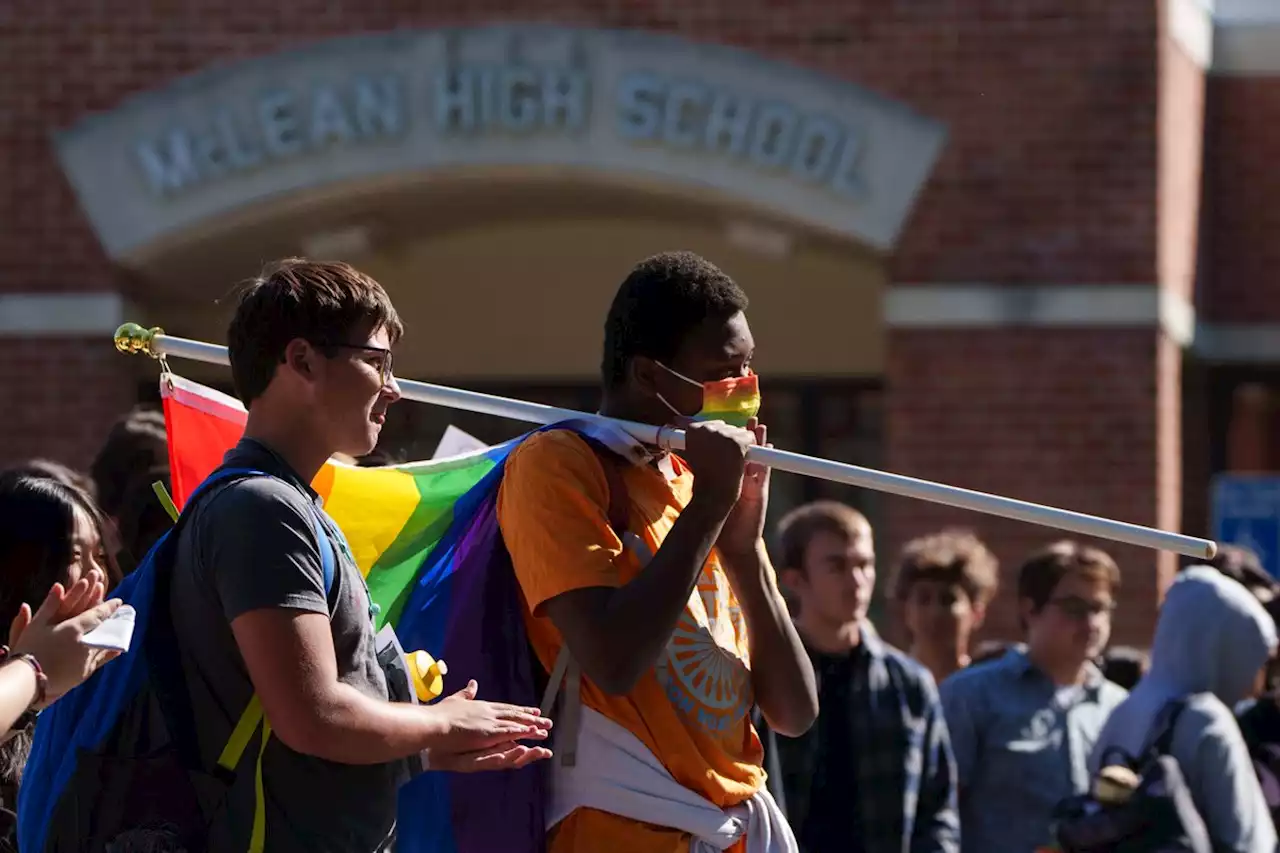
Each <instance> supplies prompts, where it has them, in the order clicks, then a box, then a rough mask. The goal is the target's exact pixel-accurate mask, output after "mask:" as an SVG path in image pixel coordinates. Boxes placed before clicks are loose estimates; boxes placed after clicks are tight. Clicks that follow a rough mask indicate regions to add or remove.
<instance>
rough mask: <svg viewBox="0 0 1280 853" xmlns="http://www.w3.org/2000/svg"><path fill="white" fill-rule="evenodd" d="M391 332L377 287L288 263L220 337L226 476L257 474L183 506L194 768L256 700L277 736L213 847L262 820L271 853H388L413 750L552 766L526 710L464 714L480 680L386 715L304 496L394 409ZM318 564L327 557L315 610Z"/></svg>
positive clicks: (467, 763) (180, 622) (443, 759)
mask: <svg viewBox="0 0 1280 853" xmlns="http://www.w3.org/2000/svg"><path fill="white" fill-rule="evenodd" d="M400 333H401V325H400V321H399V318H398V317H397V316H396V314H395V310H394V308H392V306H391V303H390V301H389V300H388V299H387V296H386V294H385V292H383V290H382V288H381V287H379V286H378V284H377V283H376V282H374V281H373V280H372V279H370V278H368V277H367V276H364V275H362V274H360V273H358V272H357V271H355V270H354V269H352V268H351V267H349V266H347V265H345V264H340V263H313V262H307V261H298V260H292V261H283V262H280V263H278V264H274V265H272V266H271V267H269V268H268V269H267V270H265V271H264V273H263V275H262V276H261V277H259V278H258V279H257V280H256V281H254V282H253V283H252V284H251V285H250V286H249V287H248V288H247V289H246V290H245V291H244V293H243V295H242V297H241V301H240V304H239V306H238V308H237V311H236V316H235V319H234V320H233V321H232V323H231V327H230V330H229V334H228V337H229V350H230V357H231V368H232V373H233V378H234V381H235V385H236V389H237V392H238V393H239V394H240V397H241V399H242V400H244V402H245V404H246V405H247V406H248V409H249V416H248V421H247V424H246V427H245V435H244V438H243V439H242V440H241V441H240V443H239V445H238V446H237V447H236V448H235V449H234V450H232V451H231V452H230V453H229V454H228V455H227V456H226V458H225V459H224V467H226V468H247V469H254V470H256V471H259V472H261V473H263V474H266V475H267V476H251V477H244V478H238V479H237V478H232V479H230V480H228V481H226V482H224V483H219V484H217V485H215V486H213V487H212V489H211V491H210V492H209V493H206V494H204V495H203V496H202V497H201V498H200V499H199V500H198V501H197V503H196V504H195V505H194V506H192V507H190V508H189V510H188V511H190V512H191V513H192V515H191V516H190V518H189V519H188V521H187V526H186V527H185V528H184V529H183V530H182V532H181V536H180V538H179V540H178V543H177V552H176V561H175V564H174V574H173V586H172V590H171V597H170V603H171V607H172V611H173V613H174V616H175V619H174V623H175V627H176V631H177V640H178V645H179V651H180V654H181V659H182V663H183V669H184V671H185V673H186V687H187V689H188V690H189V691H190V694H191V698H192V708H193V713H194V715H195V724H196V729H197V738H198V740H199V744H198V747H199V754H200V757H201V759H202V760H203V762H204V763H205V764H206V765H207V766H208V767H210V768H212V767H213V766H214V765H215V764H216V763H217V761H218V758H219V755H220V753H221V752H222V750H223V748H224V747H225V746H226V744H227V741H228V739H229V738H230V736H231V733H232V731H233V730H234V728H235V726H236V723H237V722H238V721H239V720H240V717H241V715H242V713H243V712H244V710H245V708H246V706H247V705H248V703H249V701H250V699H251V697H253V696H254V695H255V694H256V695H257V697H258V699H259V700H260V702H261V704H262V708H263V711H264V713H265V716H266V718H267V719H268V720H269V721H270V723H271V729H272V731H271V737H270V738H269V739H268V740H267V742H266V745H265V747H263V748H262V753H261V755H262V784H263V796H262V802H263V803H264V804H265V809H264V815H261V816H259V815H257V811H258V805H257V799H258V798H257V797H256V792H255V776H256V773H255V772H254V771H255V766H256V764H257V761H258V755H259V749H260V743H261V742H260V739H259V737H258V736H256V735H255V737H254V738H253V739H252V741H251V742H250V745H249V748H248V749H246V750H245V752H244V755H243V757H242V758H241V760H240V761H239V763H238V765H237V766H236V772H235V777H234V782H233V784H232V787H231V789H230V793H229V795H228V798H227V803H226V805H225V807H222V808H220V809H218V812H217V814H214V815H211V816H210V818H211V829H210V844H209V849H211V850H228V851H235V850H244V849H246V848H247V845H248V842H249V838H250V834H251V832H252V829H253V826H254V821H255V817H258V819H259V820H261V819H262V818H263V817H265V849H267V850H271V851H273V853H290V851H299V852H300V853H302V851H305V853H319V851H330V850H332V851H343V853H363V852H364V851H370V853H372V851H377V850H383V849H386V847H387V845H388V843H389V842H390V840H391V839H392V838H393V836H394V826H395V805H396V796H395V793H396V786H397V785H398V784H399V783H400V782H401V781H402V780H403V779H404V778H405V775H406V772H407V766H406V762H405V759H406V758H409V757H413V756H417V755H418V754H420V753H423V752H426V753H427V755H428V757H429V766H430V767H431V768H432V769H446V770H455V771H476V770H499V769H505V768H513V767H520V766H523V765H525V764H528V763H530V762H532V761H536V760H539V759H542V758H546V757H548V756H549V755H550V752H549V751H548V750H547V749H545V748H543V747H540V746H528V745H524V744H521V743H519V741H521V740H534V741H536V740H541V739H543V738H545V737H546V735H547V732H548V729H549V727H550V721H549V720H547V719H545V718H543V717H541V716H540V715H539V712H538V709H536V708H522V707H516V706H512V705H505V704H500V703H491V702H482V701H477V700H476V699H475V692H476V687H477V685H476V684H475V682H474V681H473V682H471V683H470V684H469V685H468V686H467V687H466V688H465V689H464V690H462V691H460V692H459V693H457V694H454V695H453V696H450V697H448V698H446V699H444V700H442V701H440V702H437V703H435V704H433V705H430V706H417V705H411V704H396V703H392V702H389V701H388V696H389V693H388V682H387V676H386V675H385V674H384V671H383V669H382V667H381V666H380V665H379V661H378V655H377V642H376V639H377V638H376V637H375V632H374V612H373V605H372V602H371V599H370V597H369V593H368V590H367V588H366V587H365V585H364V580H363V577H362V575H361V573H360V571H359V569H358V568H357V566H356V565H355V562H354V561H353V559H352V558H351V555H350V553H349V552H348V551H347V548H346V544H345V541H344V540H343V538H342V535H341V533H340V532H339V531H338V529H337V527H336V526H334V524H333V522H332V520H331V519H329V518H328V517H327V516H326V515H325V514H324V512H323V509H322V508H321V504H320V499H319V497H318V496H317V495H316V493H315V492H314V491H312V489H311V488H310V486H309V485H308V484H309V482H310V481H311V479H312V478H313V477H314V476H315V475H316V473H317V472H318V471H319V470H320V468H321V467H322V466H323V464H324V462H325V460H327V459H328V458H329V457H330V456H331V455H332V454H334V453H336V452H344V453H349V454H351V455H355V456H359V455H363V454H365V453H368V452H369V451H371V450H372V449H373V447H374V445H375V444H376V442H377V438H378V434H379V431H380V429H381V425H382V423H383V421H384V420H385V413H386V409H387V407H388V406H389V405H390V404H391V403H393V402H395V401H396V400H397V399H398V398H399V396H400V395H399V389H398V387H397V385H396V383H395V380H394V378H393V377H392V375H391V350H390V347H391V346H392V344H393V343H394V342H395V341H396V340H397V339H398V337H399V335H400ZM317 521H319V522H320V523H322V524H323V525H324V529H325V532H326V536H325V537H323V541H321V538H320V537H319V536H317V532H316V522H317ZM326 548H334V549H335V551H334V555H335V557H336V559H335V560H334V561H333V565H334V567H335V569H334V572H333V577H332V584H331V587H330V589H329V590H328V593H327V594H326V590H325V577H324V568H323V566H324V562H325V560H324V554H323V552H322V550H321V549H326ZM463 674H464V675H465V673H463Z"/></svg>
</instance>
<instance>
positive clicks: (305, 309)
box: [227, 258, 404, 406]
mask: <svg viewBox="0 0 1280 853" xmlns="http://www.w3.org/2000/svg"><path fill="white" fill-rule="evenodd" d="M378 329H386V331H387V335H388V336H389V337H390V338H391V342H392V343H395V342H396V341H397V340H399V339H400V336H401V335H402V334H403V333H404V326H403V325H402V324H401V322H400V316H399V315H398V314H397V313H396V309H395V308H394V307H393V306H392V304H391V299H390V297H388V296H387V293H386V291H385V290H383V289H382V285H380V284H378V283H377V282H376V281H374V280H373V279H372V278H370V277H369V276H367V275H365V274H364V273H362V272H360V271H358V270H356V269H355V268H354V267H352V266H351V265H350V264H345V263H343V262H341V261H309V260H306V259H304V258H285V259H284V260H280V261H275V262H273V263H270V264H268V265H267V266H266V267H265V268H264V269H263V271H262V273H261V274H260V275H259V276H258V277H257V278H255V279H253V280H252V281H250V282H249V283H248V284H247V285H246V286H245V288H244V289H243V291H242V292H241V294H240V302H239V304H238V305H237V306H236V313H235V316H234V317H233V318H232V320H231V326H230V327H229V328H228V329H227V349H228V353H229V355H230V358H231V381H232V382H233V383H234V385H235V389H236V394H238V395H239V397H240V400H241V402H243V403H244V404H245V405H246V406H248V405H249V404H250V403H252V402H253V401H254V400H256V399H257V398H258V397H260V396H262V394H263V392H264V391H266V390H267V386H268V385H270V384H271V379H272V377H274V376H275V372H276V366H277V365H278V364H279V363H280V361H281V359H283V358H284V351H285V348H286V347H287V346H288V345H289V342H290V341H292V340H295V339H297V338H301V339H303V340H305V341H308V342H309V343H311V344H312V345H313V346H321V345H323V344H332V343H343V342H344V338H346V337H347V336H348V335H351V334H353V333H363V334H369V333H372V332H374V331H377V330H378Z"/></svg>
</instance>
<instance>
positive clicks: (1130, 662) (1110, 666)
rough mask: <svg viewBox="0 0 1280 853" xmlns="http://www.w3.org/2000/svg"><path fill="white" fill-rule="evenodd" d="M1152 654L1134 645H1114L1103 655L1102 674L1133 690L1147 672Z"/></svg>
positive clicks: (1108, 679)
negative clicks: (1149, 654)
mask: <svg viewBox="0 0 1280 853" xmlns="http://www.w3.org/2000/svg"><path fill="white" fill-rule="evenodd" d="M1150 663H1151V658H1150V656H1148V655H1147V653H1146V652H1144V651H1143V650H1142V649H1135V648H1134V647H1133V646H1112V647H1111V648H1109V649H1107V651H1106V653H1105V654H1103V656H1102V674H1103V675H1104V676H1105V677H1106V679H1107V681H1111V682H1113V683H1115V684H1119V685H1120V686H1121V687H1123V688H1124V689H1125V690H1132V689H1133V688H1134V687H1136V686H1137V685H1138V682H1139V681H1141V680H1142V676H1144V675H1146V674H1147V667H1148V666H1149V665H1150Z"/></svg>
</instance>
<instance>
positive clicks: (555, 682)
mask: <svg viewBox="0 0 1280 853" xmlns="http://www.w3.org/2000/svg"><path fill="white" fill-rule="evenodd" d="M581 438H582V439H583V440H584V441H586V442H587V444H588V445H590V446H591V449H592V450H594V451H595V453H596V458H597V459H599V460H600V467H601V468H602V469H603V470H604V478H605V481H606V482H607V483H608V485H609V508H608V510H607V513H606V517H607V518H608V519H609V526H610V527H612V528H613V532H614V533H615V534H617V536H618V538H619V539H620V540H621V541H622V548H623V550H624V551H625V550H626V549H627V548H628V547H630V548H632V549H633V550H637V552H638V553H641V554H643V552H642V551H640V550H639V549H637V546H639V547H640V549H642V548H643V545H644V543H643V540H641V539H640V537H638V536H636V535H635V534H634V533H631V532H630V530H629V529H628V528H629V527H630V525H631V496H630V494H628V492H627V484H626V481H625V480H624V479H623V475H622V472H623V470H624V468H623V467H622V466H624V465H628V464H630V463H629V462H627V461H626V460H625V459H623V458H622V457H620V456H618V454H616V453H614V452H613V451H612V450H610V449H609V448H607V447H605V446H604V445H603V444H602V443H600V442H599V441H596V440H595V439H593V438H590V437H588V436H585V435H584V436H581ZM632 540H634V541H632ZM561 685H563V686H564V696H563V698H562V699H561V702H560V713H559V719H558V720H557V721H556V755H557V760H558V761H559V762H560V764H561V765H562V766H564V767H573V766H574V765H575V764H576V763H577V760H578V725H579V720H580V719H581V717H582V696H581V694H582V670H581V668H580V667H579V666H578V662H577V661H576V660H574V658H573V655H572V654H571V653H570V651H569V645H568V643H565V644H564V645H562V646H561V647H560V654H559V655H557V656H556V663H555V666H554V667H553V668H552V670H551V677H550V678H549V679H547V687H546V689H545V690H544V691H543V693H542V702H541V704H540V708H541V711H542V714H543V715H544V716H547V715H550V714H551V712H552V710H553V709H554V708H555V704H556V698H557V697H558V696H559V694H560V688H561Z"/></svg>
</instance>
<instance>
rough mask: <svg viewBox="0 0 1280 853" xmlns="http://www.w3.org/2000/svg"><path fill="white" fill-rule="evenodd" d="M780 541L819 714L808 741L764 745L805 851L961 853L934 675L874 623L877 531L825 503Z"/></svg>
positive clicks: (791, 525)
mask: <svg viewBox="0 0 1280 853" xmlns="http://www.w3.org/2000/svg"><path fill="white" fill-rule="evenodd" d="M779 538H780V543H779V544H780V546H781V551H782V558H783V562H782V565H783V575H782V578H783V581H784V583H786V585H787V587H788V588H789V589H790V590H791V592H792V593H793V594H794V596H795V597H796V598H797V599H798V604H799V612H798V615H797V617H796V627H797V628H798V629H799V632H800V636H801V638H802V639H803V640H804V643H805V646H806V648H807V649H808V652H809V656H810V658H811V660H812V661H813V666H814V672H815V674H816V676H817V679H818V690H819V696H818V709H819V710H818V719H817V721H816V722H815V723H814V725H813V726H812V727H811V728H810V729H809V731H808V732H807V733H805V734H804V735H802V736H801V737H798V738H787V737H783V736H781V735H777V734H775V733H770V732H768V731H767V730H765V731H762V736H763V737H764V738H765V742H766V745H767V748H768V750H769V752H770V753H771V755H770V756H769V763H768V764H767V765H766V766H767V767H770V769H771V770H772V771H773V772H772V773H771V777H770V785H771V786H772V790H773V791H774V796H775V798H777V799H778V800H779V802H780V803H781V804H782V805H783V807H784V808H785V809H786V812H787V818H788V820H789V821H790V823H791V826H792V828H793V829H794V830H795V833H796V837H797V839H798V840H799V842H800V846H801V848H802V850H804V851H805V853H958V851H959V849H960V820H959V816H958V813H957V802H956V769H955V760H954V758H953V757H952V753H951V745H950V740H949V737H948V734H947V726H946V722H945V720H944V719H943V714H942V707H941V705H940V702H939V699H938V690H937V687H936V685H935V684H934V680H933V676H931V675H930V674H929V671H928V670H927V669H925V668H924V667H923V666H922V665H921V664H919V663H917V662H916V661H915V660H912V659H911V658H910V657H908V656H907V655H905V654H903V653H902V652H900V651H899V650H897V649H895V648H893V647H892V646H889V645H888V644H886V643H885V642H884V641H883V640H881V639H880V636H879V635H878V634H877V633H876V630H875V628H874V627H873V626H872V624H871V623H870V621H868V619H867V607H868V605H869V604H870V603H871V594H872V591H873V589H874V587H875V574H876V568H875V547H874V544H873V541H872V533H871V525H870V524H868V523H867V520H866V518H865V517H863V516H862V514H861V513H859V512H857V511H856V510H854V509H852V508H850V507H848V506H845V505H843V504H840V503H834V502H829V501H820V502H817V503H813V504H809V505H806V506H803V507H800V508H799V509H797V510H795V511H793V512H792V513H791V514H790V515H788V516H787V517H786V518H784V519H783V520H782V523H781V525H780V527H779ZM779 777H780V778H779Z"/></svg>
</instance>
